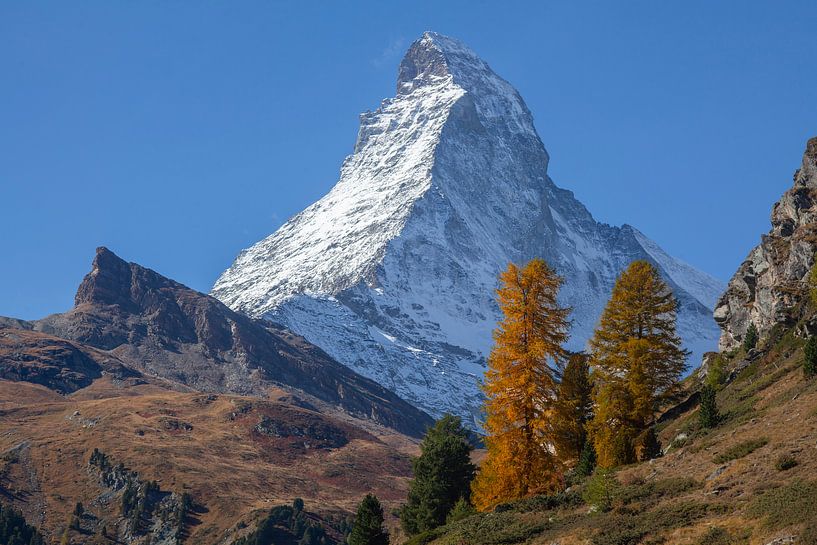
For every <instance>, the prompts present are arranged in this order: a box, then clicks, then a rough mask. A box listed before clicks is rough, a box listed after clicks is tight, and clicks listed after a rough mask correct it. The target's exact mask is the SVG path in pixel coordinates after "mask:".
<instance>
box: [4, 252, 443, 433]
mask: <svg viewBox="0 0 817 545" xmlns="http://www.w3.org/2000/svg"><path fill="white" fill-rule="evenodd" d="M3 326H5V327H6V328H13V327H18V328H24V329H19V330H17V331H24V332H26V334H28V335H35V334H39V335H41V336H42V338H43V339H45V338H48V339H52V340H53V342H59V343H62V344H61V345H60V346H61V347H62V350H63V351H65V354H63V355H61V356H60V358H62V359H63V360H66V361H67V360H68V359H71V358H74V359H72V360H71V363H70V364H69V363H65V364H64V365H62V367H59V366H58V369H63V370H64V369H71V370H74V371H76V372H77V373H79V374H78V375H77V376H73V375H69V374H67V371H66V372H64V373H63V374H64V375H65V376H64V377H63V379H62V382H59V381H58V377H59V376H60V372H58V371H57V370H55V371H52V372H50V373H51V375H54V376H55V378H52V379H50V380H51V383H52V384H55V385H56V384H58V383H59V388H58V389H61V390H66V391H72V390H75V389H77V388H78V387H83V386H86V385H87V384H88V383H89V382H90V381H91V380H93V378H95V377H97V376H99V366H98V365H97V366H96V367H94V364H93V361H92V360H88V361H86V359H83V357H84V356H83V354H85V352H83V349H80V348H77V347H85V348H87V347H92V348H93V349H97V352H98V353H103V354H105V355H107V356H108V357H109V358H110V359H112V360H116V361H119V362H122V363H124V364H125V365H127V366H128V367H130V368H133V369H136V370H138V371H140V372H143V373H146V374H148V375H153V376H158V377H161V378H164V379H168V380H171V381H174V382H177V383H181V384H183V385H186V386H188V387H190V388H193V389H196V390H199V391H203V392H224V393H238V394H247V395H262V396H263V395H266V393H267V392H268V390H269V388H270V386H279V387H282V388H284V389H295V391H300V392H304V393H306V394H309V395H310V396H313V397H314V398H317V399H319V400H321V401H323V402H326V403H329V404H331V405H334V406H340V407H342V408H343V409H344V410H345V411H347V412H349V413H350V414H353V415H355V416H358V417H364V418H367V419H371V420H374V421H376V422H378V423H380V424H384V425H386V426H390V427H393V428H395V429H397V430H399V431H402V432H404V433H407V434H410V435H415V436H417V435H420V434H422V433H423V431H424V430H425V428H426V426H427V425H428V424H429V423H430V422H431V419H430V417H429V416H427V415H426V414H425V413H423V412H421V411H420V410H418V409H416V408H414V407H413V406H411V405H409V404H408V403H406V402H404V401H403V400H402V399H400V398H399V397H397V396H396V395H395V394H393V393H391V392H389V391H388V390H386V389H385V388H383V387H381V386H380V385H378V384H376V383H375V382H373V381H371V380H368V379H366V378H364V377H362V376H360V375H358V374H356V373H355V372H353V371H351V370H350V369H349V368H347V367H345V366H343V365H341V364H340V363H338V362H336V361H335V360H333V359H332V358H331V357H329V356H328V355H327V354H326V353H325V352H323V351H322V350H320V349H318V348H317V347H315V346H313V345H311V344H309V343H308V342H306V341H305V340H304V339H302V338H301V337H297V336H295V335H293V334H292V333H290V332H288V331H287V330H285V329H283V328H280V327H277V326H275V325H273V324H270V323H269V322H266V321H260V320H253V319H251V318H248V317H247V316H245V315H243V314H239V313H237V312H234V311H232V310H230V309H229V308H227V307H226V306H225V305H223V304H222V303H221V302H219V301H218V300H216V299H214V298H213V297H210V296H207V295H204V294H202V293H199V292H197V291H195V290H192V289H190V288H188V287H186V286H184V285H182V284H179V283H178V282H175V281H173V280H170V279H168V278H165V277H164V276H162V275H160V274H158V273H156V272H155V271H152V270H150V269H148V268H145V267H142V266H140V265H137V264H135V263H128V262H126V261H124V260H122V259H121V258H119V257H118V256H116V255H115V254H114V253H113V252H111V251H110V250H108V249H107V248H99V249H98V250H97V253H96V257H95V259H94V262H93V267H92V269H91V272H90V273H88V275H86V276H85V278H84V279H83V281H82V283H81V284H80V286H79V289H78V290H77V294H76V298H75V306H74V308H73V309H71V310H70V311H68V312H66V313H63V314H55V315H52V316H48V317H46V318H44V319H42V320H39V321H34V322H22V321H17V320H12V319H5V320H3V321H2V322H0V327H3ZM0 331H14V330H12V329H4V330H0ZM69 341H70V342H69ZM71 347H73V348H74V352H71ZM103 351H104V352H103ZM72 354H73V355H72ZM53 357H56V356H53ZM34 359H35V360H37V361H41V360H40V359H38V357H34ZM1 363H3V364H4V365H5V366H6V367H7V368H9V369H11V368H12V367H13V365H11V364H12V363H13V360H6V359H3V360H2V362H1ZM5 376H7V378H14V379H16V380H27V378H25V377H23V376H22V375H19V374H18V375H17V376H15V375H13V373H12V372H11V371H9V372H8V373H6V375H5ZM43 380H44V379H43Z"/></svg>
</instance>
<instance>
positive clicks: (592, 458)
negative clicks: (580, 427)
mask: <svg viewBox="0 0 817 545" xmlns="http://www.w3.org/2000/svg"><path fill="white" fill-rule="evenodd" d="M595 469H596V449H595V447H593V442H592V441H585V443H584V448H582V453H581V455H580V456H579V463H578V464H576V475H578V476H579V477H589V476H590V475H592V474H593V470H595Z"/></svg>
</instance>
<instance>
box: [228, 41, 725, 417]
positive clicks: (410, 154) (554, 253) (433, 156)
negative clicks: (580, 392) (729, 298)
mask: <svg viewBox="0 0 817 545" xmlns="http://www.w3.org/2000/svg"><path fill="white" fill-rule="evenodd" d="M547 164H548V154H547V152H546V151H545V148H544V146H543V145H542V142H541V140H540V139H539V136H538V134H537V133H536V129H535V128H534V125H533V117H532V116H531V113H530V112H529V111H528V108H527V106H526V105H525V103H524V101H523V100H522V98H521V97H520V96H519V94H518V93H517V92H516V90H515V89H514V88H513V87H512V86H511V85H510V84H509V83H508V82H506V81H505V80H503V79H502V78H500V77H499V76H497V75H496V74H495V73H494V72H493V71H492V70H491V69H490V68H489V66H488V65H487V64H486V63H485V62H484V61H482V60H481V59H480V58H479V57H478V56H477V55H476V54H475V53H474V52H473V51H471V50H470V49H468V48H467V47H466V46H465V45H463V44H462V43H461V42H459V41H457V40H454V39H451V38H448V37H445V36H441V35H439V34H435V33H431V32H427V33H425V34H424V35H423V37H422V38H421V39H420V40H418V41H416V42H415V43H414V44H412V46H411V47H410V49H409V51H408V53H407V54H406V56H405V58H404V59H403V61H402V63H401V65H400V72H399V77H398V83H397V96H396V97H395V98H392V99H386V100H384V101H383V103H382V105H381V106H380V108H379V109H378V110H377V111H375V112H367V113H364V114H363V115H362V116H361V126H360V132H359V135H358V140H357V143H356V144H355V148H354V152H353V153H352V155H350V156H349V157H348V158H347V159H346V160H345V161H344V164H343V167H342V168H341V176H340V181H339V182H338V183H337V185H335V187H334V188H332V190H331V191H330V192H329V194H327V195H326V196H325V197H323V198H322V199H321V200H319V201H318V202H316V203H315V204H313V205H312V206H310V207H309V208H307V209H306V210H304V211H303V212H301V213H300V214H298V215H297V216H295V217H293V218H292V219H291V220H289V221H288V222H287V223H286V224H285V225H284V226H282V227H281V228H280V229H279V230H278V231H276V232H275V233H274V234H272V235H270V236H269V237H267V238H266V239H264V240H262V241H261V242H259V243H257V244H255V245H254V246H253V247H251V248H249V249H248V250H245V251H243V252H242V253H241V254H240V255H239V256H238V258H237V259H236V261H235V263H234V264H233V265H232V266H231V267H230V268H229V269H228V270H227V271H225V272H224V274H223V275H222V276H221V277H220V278H219V279H218V281H217V282H216V284H215V286H214V288H213V295H215V296H216V297H218V298H219V299H221V300H222V301H224V302H225V303H226V304H227V305H228V306H230V307H232V308H233V309H238V310H241V311H243V312H245V313H247V314H249V315H251V316H254V317H266V318H269V319H271V320H274V321H278V322H281V323H283V324H285V325H286V326H287V327H289V328H291V329H293V330H294V331H296V332H297V333H299V334H301V335H303V336H304V337H306V338H307V339H308V340H309V341H311V342H313V343H315V344H317V345H318V346H320V347H322V348H323V349H324V350H326V351H327V352H329V353H330V354H331V355H332V356H333V357H335V358H336V359H338V360H339V361H341V362H342V363H345V364H346V365H348V366H350V367H352V368H353V369H354V370H356V371H358V372H359V373H361V374H363V375H365V376H368V377H370V378H373V379H375V380H376V381H378V382H380V383H381V384H383V385H385V386H387V387H388V388H391V389H392V390H394V391H395V392H397V393H398V394H400V395H401V396H402V397H404V398H405V399H407V400H409V401H410V402H412V403H414V404H416V405H417V406H419V407H422V408H424V409H426V410H427V411H429V412H431V413H432V414H441V413H442V412H444V411H450V412H454V413H456V414H459V415H461V416H463V417H464V418H465V419H466V421H467V422H469V423H470V425H473V426H475V427H476V426H478V425H479V424H478V419H479V404H480V393H479V389H478V384H479V380H480V378H481V376H482V373H483V371H484V361H485V356H486V355H487V352H488V350H489V348H490V344H491V331H492V329H493V327H494V324H495V323H496V320H497V319H498V309H497V306H496V304H495V302H494V289H495V288H496V276H497V273H498V272H499V271H500V270H501V269H503V268H504V267H505V266H506V265H507V263H508V262H509V261H514V262H523V261H525V260H527V259H530V258H532V257H535V256H540V257H543V258H544V259H546V260H547V261H548V262H549V263H550V264H552V265H553V266H554V267H556V269H557V270H558V271H559V273H560V274H562V275H563V276H564V277H565V286H564V288H563V290H562V294H561V297H562V300H563V302H564V303H566V304H568V305H570V306H571V307H573V309H574V312H573V316H572V318H573V321H574V324H573V330H572V339H571V342H570V347H571V348H573V349H581V348H583V346H584V344H585V342H586V340H587V338H588V337H589V336H590V335H591V333H592V330H593V327H594V325H595V323H596V320H597V318H598V316H599V314H600V312H601V310H602V308H603V306H604V303H605V302H606V300H607V298H608V296H609V293H610V290H611V289H612V285H613V282H614V281H615V277H616V275H617V274H618V273H619V272H620V271H621V270H622V269H623V268H624V267H626V266H627V264H629V263H630V262H631V261H632V260H634V259H649V260H650V261H652V262H653V263H655V264H656V265H657V266H658V267H659V268H660V269H661V271H662V272H663V273H664V275H665V277H666V279H667V280H668V281H669V282H670V284H671V285H672V286H673V289H674V290H675V293H676V295H677V296H678V298H679V300H680V302H681V312H680V319H679V322H680V330H681V334H682V337H683V338H684V340H685V342H686V344H687V346H688V347H689V348H691V349H692V350H693V351H694V352H695V355H694V356H693V357H694V358H699V357H700V354H701V353H702V352H703V351H704V350H706V349H713V348H714V347H715V345H716V340H717V336H718V329H717V327H716V326H715V324H714V322H713V321H712V312H711V309H712V307H713V305H714V300H715V298H716V297H717V295H718V294H719V293H720V292H721V291H722V286H721V284H720V283H719V282H718V281H717V280H715V279H713V278H711V277H710V276H708V275H706V274H703V273H701V272H699V271H696V270H695V269H693V268H692V267H690V266H688V265H686V264H684V263H681V262H679V261H677V260H674V259H673V258H672V257H670V256H668V255H667V254H666V253H665V252H663V251H662V250H661V249H660V248H659V247H658V246H657V245H656V244H655V243H654V242H652V241H650V240H649V239H647V238H646V237H645V236H644V235H643V234H641V233H640V232H638V231H637V230H635V229H634V228H632V227H630V226H627V225H625V226H623V227H620V228H619V227H611V226H609V225H606V224H601V223H598V222H596V221H595V220H594V219H593V217H592V216H591V215H590V213H589V212H588V211H587V209H586V208H585V207H584V206H583V205H582V204H581V203H580V202H578V201H577V200H576V199H575V198H574V197H573V194H572V193H571V192H570V191H566V190H564V189H560V188H558V187H557V186H556V185H554V183H553V182H552V181H551V180H550V178H549V177H548V175H547Z"/></svg>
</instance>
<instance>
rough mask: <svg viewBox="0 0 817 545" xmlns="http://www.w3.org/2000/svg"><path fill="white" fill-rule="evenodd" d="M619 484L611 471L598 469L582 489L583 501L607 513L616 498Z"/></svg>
mask: <svg viewBox="0 0 817 545" xmlns="http://www.w3.org/2000/svg"><path fill="white" fill-rule="evenodd" d="M619 488H620V487H619V484H618V481H617V480H616V476H615V473H613V470H611V469H604V468H598V469H596V472H595V473H594V474H593V477H591V478H590V480H589V481H588V482H587V485H586V486H585V487H584V493H583V494H582V497H583V498H584V501H585V502H587V503H588V504H590V505H592V506H593V507H595V508H596V509H598V510H599V511H609V510H610V509H612V508H613V502H614V501H615V499H616V497H617V496H618V492H619Z"/></svg>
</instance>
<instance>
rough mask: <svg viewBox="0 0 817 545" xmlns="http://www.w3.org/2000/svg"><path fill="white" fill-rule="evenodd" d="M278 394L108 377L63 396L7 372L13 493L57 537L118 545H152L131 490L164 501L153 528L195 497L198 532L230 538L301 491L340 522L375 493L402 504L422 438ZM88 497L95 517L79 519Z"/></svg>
mask: <svg viewBox="0 0 817 545" xmlns="http://www.w3.org/2000/svg"><path fill="white" fill-rule="evenodd" d="M270 394H271V395H270V398H269V399H259V398H257V397H241V396H233V395H215V394H201V393H180V392H174V391H169V390H166V389H164V388H162V387H160V386H158V385H153V384H140V383H139V381H135V382H134V383H133V384H122V383H118V382H117V381H112V380H111V379H110V377H103V378H102V379H99V380H97V381H95V382H94V384H93V385H92V386H90V387H88V388H85V389H82V390H79V391H78V392H76V393H75V394H73V395H71V396H67V397H63V396H60V395H58V394H56V393H54V392H53V391H50V390H47V389H46V388H44V387H42V386H39V385H34V384H29V383H24V382H16V383H10V382H5V381H0V503H3V504H7V505H12V506H13V507H14V508H15V509H18V510H20V511H22V513H23V514H24V516H25V517H26V520H27V521H28V522H29V523H30V524H32V525H34V526H36V527H38V528H39V529H40V530H41V531H42V532H43V534H44V535H45V536H46V538H47V539H48V542H53V543H58V542H60V540H61V539H62V538H63V536H64V535H67V536H68V538H67V541H66V543H91V542H97V543H115V542H116V541H114V540H113V537H114V536H117V535H118V536H119V539H120V540H122V539H125V538H127V540H130V539H131V538H132V539H133V540H132V541H128V542H133V543H142V542H145V543H146V542H147V541H148V539H149V538H148V532H147V531H145V532H143V533H141V534H138V535H135V536H134V535H131V533H130V531H129V530H128V528H127V527H126V523H127V519H128V516H130V517H133V516H134V515H133V510H128V513H125V508H124V505H125V504H126V503H127V502H126V501H125V500H124V499H123V495H124V494H125V493H126V492H125V490H126V489H127V488H128V487H130V488H131V489H132V493H133V495H134V497H135V498H136V500H134V501H131V502H130V503H131V504H134V505H135V504H136V503H138V500H139V499H140V498H142V497H145V498H147V503H148V504H151V505H148V506H147V507H145V511H146V515H145V517H143V520H142V523H141V524H142V525H143V526H144V528H147V527H151V528H152V527H153V526H151V525H158V524H160V522H161V521H159V519H160V518H161V519H162V521H164V522H168V521H171V519H172V517H173V515H172V513H171V512H170V511H172V510H173V509H174V507H173V506H177V505H178V504H179V501H180V498H181V497H182V495H183V494H184V495H187V496H189V497H190V498H191V499H192V502H193V504H194V506H195V508H194V509H190V510H189V512H188V515H187V516H186V521H185V523H184V528H183V535H184V539H185V542H189V543H221V542H224V543H230V542H232V540H233V538H234V537H236V536H238V535H242V534H243V533H245V532H246V531H247V530H246V529H251V528H254V527H255V523H256V521H257V520H259V518H261V517H263V516H265V514H266V513H268V512H269V510H270V509H271V508H272V507H274V506H276V505H281V504H290V503H291V502H292V501H293V499H295V498H303V499H304V500H305V501H306V503H307V505H308V506H310V510H312V511H315V512H317V513H319V514H320V515H321V516H325V517H329V518H332V517H333V516H335V515H337V516H340V517H345V516H346V515H348V514H349V513H350V512H351V511H352V510H353V509H354V507H355V504H356V503H357V502H358V501H359V500H360V498H361V497H362V496H363V495H365V494H366V493H367V492H369V491H372V490H373V491H375V492H376V493H377V494H378V495H379V496H380V497H381V498H382V499H383V500H384V501H385V502H386V503H387V504H388V505H396V504H397V503H398V502H400V501H402V499H403V497H404V495H405V491H406V481H407V479H408V477H409V475H410V464H409V456H408V455H409V454H410V453H413V452H414V449H415V448H416V447H415V444H414V442H413V441H411V440H410V439H408V438H406V437H405V436H402V435H400V434H398V433H396V432H393V431H389V430H387V429H385V428H381V427H379V426H377V425H374V424H370V425H367V424H365V423H363V422H362V421H359V420H355V419H352V418H350V417H348V416H346V415H345V414H344V413H342V412H341V411H337V413H336V414H332V413H330V414H327V413H325V412H324V413H321V412H317V411H315V410H312V409H310V408H309V407H308V406H307V404H302V405H304V407H303V408H301V407H299V406H298V404H299V401H298V400H297V399H295V398H293V396H292V395H291V394H289V393H287V392H283V391H271V392H270ZM94 449H98V450H99V451H101V452H103V453H104V455H105V457H106V458H107V459H108V460H109V461H108V462H106V463H105V464H104V465H105V468H104V470H103V468H102V467H101V466H100V464H98V463H97V464H93V463H91V457H92V454H93V451H94ZM119 464H121V465H122V466H123V467H122V469H121V471H120V470H118V469H116V468H117V466H119ZM112 468H113V469H112ZM122 475H125V476H126V477H122ZM131 475H132V477H131ZM122 479H126V480H129V481H130V483H125V482H123V481H122ZM153 481H155V482H156V484H155V487H154V485H153V484H152V483H153ZM148 483H150V484H148ZM140 494H141V495H140ZM151 498H152V499H151ZM171 500H173V501H171ZM77 502H81V503H82V506H83V515H82V516H81V517H79V523H78V524H77V526H78V528H77V529H74V528H69V526H71V524H72V519H73V518H75V517H74V515H73V514H72V513H73V512H74V510H75V508H76V504H77ZM174 502H175V503H174ZM148 511H149V512H148ZM163 511H165V512H163ZM126 515H128V516H126ZM168 524H170V522H168ZM157 528H158V526H157ZM66 529H68V530H67V531H66ZM165 530H167V529H165ZM165 530H162V531H165ZM157 532H159V530H157ZM103 533H104V534H105V535H107V536H108V537H109V538H105V537H103ZM157 535H158V534H157ZM154 542H155V541H154Z"/></svg>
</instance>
